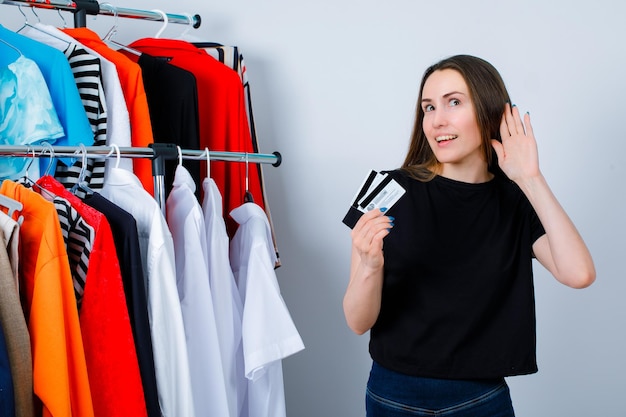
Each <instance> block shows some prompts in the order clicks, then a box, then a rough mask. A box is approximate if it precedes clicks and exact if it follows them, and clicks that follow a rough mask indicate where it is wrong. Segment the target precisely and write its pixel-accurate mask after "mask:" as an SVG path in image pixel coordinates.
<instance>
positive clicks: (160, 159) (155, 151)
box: [0, 143, 282, 210]
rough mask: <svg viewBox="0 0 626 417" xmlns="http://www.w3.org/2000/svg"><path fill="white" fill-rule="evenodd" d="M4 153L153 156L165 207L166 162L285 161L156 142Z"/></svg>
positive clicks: (1, 150)
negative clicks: (142, 144)
mask: <svg viewBox="0 0 626 417" xmlns="http://www.w3.org/2000/svg"><path fill="white" fill-rule="evenodd" d="M0 156H10V157H22V158H57V157H70V158H82V157H85V158H91V159H106V158H118V157H119V158H122V157H123V158H150V159H152V173H153V176H154V198H155V199H156V200H157V202H158V203H159V206H160V207H161V209H162V210H165V161H166V160H177V159H192V160H210V161H226V162H243V163H246V164H247V163H256V164H272V166H275V167H278V166H280V164H281V163H282V156H281V154H280V152H273V153H271V154H262V153H247V152H214V151H208V154H207V150H193V149H180V150H179V147H177V146H176V145H175V144H172V143H152V144H151V146H150V147H148V148H140V147H117V146H80V147H79V146H51V145H46V146H42V145H0Z"/></svg>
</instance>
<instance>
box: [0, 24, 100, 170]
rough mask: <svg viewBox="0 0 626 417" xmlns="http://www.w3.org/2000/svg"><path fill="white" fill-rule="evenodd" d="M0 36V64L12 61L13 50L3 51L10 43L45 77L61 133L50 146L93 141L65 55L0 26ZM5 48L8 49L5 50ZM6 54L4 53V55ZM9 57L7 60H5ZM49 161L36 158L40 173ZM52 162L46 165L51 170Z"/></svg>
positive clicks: (70, 161) (68, 161) (4, 64)
mask: <svg viewBox="0 0 626 417" xmlns="http://www.w3.org/2000/svg"><path fill="white" fill-rule="evenodd" d="M0 39H1V40H3V41H5V42H6V43H8V44H9V45H10V46H9V45H5V44H3V43H2V42H0V48H1V49H0V50H2V53H1V54H0V66H8V64H10V63H11V62H13V61H15V50H13V51H12V52H11V53H10V54H6V53H5V52H4V51H5V50H9V49H11V46H12V47H14V48H16V49H18V50H19V51H20V52H21V53H22V54H23V55H24V56H25V57H26V58H29V59H32V60H33V61H35V63H36V64H37V65H38V66H39V69H40V70H41V73H42V75H43V77H44V79H45V80H46V84H47V86H48V90H49V92H50V96H51V98H52V103H53V104H54V108H55V110H56V112H57V115H58V117H59V120H60V122H61V125H62V126H63V129H64V131H65V135H64V136H62V137H59V138H57V139H56V140H55V141H54V143H51V142H50V144H51V145H57V146H76V145H78V144H79V143H83V144H85V145H86V146H90V145H92V144H93V140H94V139H93V132H92V130H91V126H90V125H89V120H88V118H87V113H86V112H85V108H84V107H83V104H82V101H81V99H80V95H79V93H78V87H77V86H76V82H75V81H74V75H73V74H72V70H71V68H70V64H69V63H68V61H67V58H66V57H65V55H64V54H63V53H62V52H61V51H58V50H57V49H55V48H52V47H50V46H48V45H44V44H43V43H41V42H37V41H34V40H32V39H30V38H27V37H26V36H23V35H20V34H19V33H15V32H13V31H11V30H8V29H6V28H5V27H4V26H2V25H0ZM7 48H8V49H7ZM7 55H8V56H7ZM7 60H10V61H11V62H6V61H7ZM64 162H66V163H67V165H71V164H72V158H67V160H64ZM49 163H50V161H49V160H48V159H47V158H40V168H41V172H45V170H46V169H48V165H49ZM55 165H56V164H55V163H54V161H53V165H52V167H51V168H50V169H51V170H52V171H51V172H54V167H55Z"/></svg>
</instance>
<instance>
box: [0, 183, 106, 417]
mask: <svg viewBox="0 0 626 417" xmlns="http://www.w3.org/2000/svg"><path fill="white" fill-rule="evenodd" d="M0 193H2V194H4V195H6V196H8V197H10V198H13V199H14V200H17V201H19V202H21V203H22V204H23V205H24V207H23V209H22V215H23V216H24V222H23V223H22V225H21V227H20V293H21V296H22V300H23V309H24V314H25V316H26V322H27V323H28V328H29V333H30V336H31V345H32V356H33V386H34V393H35V395H36V396H37V397H38V398H39V400H40V401H41V405H42V407H43V416H44V417H49V416H54V417H59V416H67V417H70V416H72V415H74V416H81V417H83V416H85V417H93V415H94V413H93V404H92V401H91V391H90V388H89V379H88V376H87V365H86V362H85V352H84V349H83V341H82V337H81V331H80V324H79V321H78V311H77V309H76V298H75V297H74V291H73V288H72V277H71V274H70V268H69V261H68V259H67V253H66V251H65V244H64V242H63V236H62V235H61V229H60V227H59V218H58V216H57V213H56V210H55V208H54V205H53V204H52V203H50V202H48V201H46V200H45V199H44V198H43V197H41V196H40V195H39V194H37V193H35V192H33V191H31V190H29V189H27V188H25V187H24V186H22V185H20V184H16V183H14V182H12V181H3V182H2V185H0ZM51 277H53V278H54V279H50V278H51Z"/></svg>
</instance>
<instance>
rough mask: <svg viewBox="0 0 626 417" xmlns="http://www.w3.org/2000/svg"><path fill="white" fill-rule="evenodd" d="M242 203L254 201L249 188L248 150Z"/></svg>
mask: <svg viewBox="0 0 626 417" xmlns="http://www.w3.org/2000/svg"><path fill="white" fill-rule="evenodd" d="M243 202H244V203H254V197H252V193H251V192H250V189H249V178H248V152H246V192H245V193H244V195H243Z"/></svg>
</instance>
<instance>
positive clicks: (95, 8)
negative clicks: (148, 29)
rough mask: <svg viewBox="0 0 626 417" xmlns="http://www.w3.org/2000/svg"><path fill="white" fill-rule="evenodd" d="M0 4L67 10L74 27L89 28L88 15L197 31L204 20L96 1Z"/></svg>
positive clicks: (5, 1)
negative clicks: (152, 22)
mask: <svg viewBox="0 0 626 417" xmlns="http://www.w3.org/2000/svg"><path fill="white" fill-rule="evenodd" d="M0 4H10V5H14V6H29V7H37V8H42V9H57V10H65V11H70V12H72V13H74V26H75V27H85V26H87V22H86V18H87V14H90V15H98V14H101V15H108V16H117V17H125V18H133V19H144V20H155V21H161V22H162V21H164V20H165V17H166V18H167V22H168V23H179V24H185V25H192V26H193V27H194V28H195V29H197V28H199V27H200V24H201V22H202V19H201V18H200V15H198V14H195V15H190V14H175V13H163V12H160V11H158V10H142V9H129V8H125V7H117V6H112V5H110V4H105V3H103V4H102V5H101V4H99V3H98V2H97V1H96V0H76V1H72V0H0Z"/></svg>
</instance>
